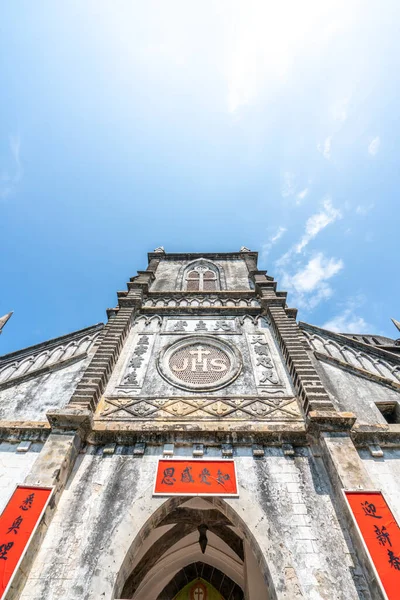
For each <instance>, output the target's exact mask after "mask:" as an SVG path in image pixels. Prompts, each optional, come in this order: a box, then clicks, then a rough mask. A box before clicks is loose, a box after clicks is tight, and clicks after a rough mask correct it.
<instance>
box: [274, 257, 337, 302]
mask: <svg viewBox="0 0 400 600" xmlns="http://www.w3.org/2000/svg"><path fill="white" fill-rule="evenodd" d="M343 267H344V264H343V261H342V260H341V259H336V258H326V257H325V256H324V254H323V253H322V252H319V253H318V254H316V255H315V256H314V257H313V258H311V259H310V260H309V261H308V263H307V264H306V265H304V266H302V267H300V268H298V270H297V271H296V272H295V273H294V274H292V273H289V272H288V271H281V277H282V278H281V284H282V288H283V289H286V290H287V291H288V292H291V293H292V297H291V302H292V303H293V304H295V305H296V306H297V307H299V308H304V309H312V308H315V306H317V304H319V303H320V302H321V301H322V300H327V299H328V298H330V297H331V295H332V294H333V290H332V288H331V287H330V285H329V284H328V283H327V282H328V280H329V279H331V278H332V277H334V276H335V275H337V273H339V272H340V271H341V270H342V269H343Z"/></svg>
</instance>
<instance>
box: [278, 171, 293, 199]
mask: <svg viewBox="0 0 400 600" xmlns="http://www.w3.org/2000/svg"><path fill="white" fill-rule="evenodd" d="M294 180H295V175H294V173H290V171H285V173H284V174H283V183H282V188H281V194H282V197H283V198H287V197H288V196H293V194H294V193H295V191H296V186H295V183H294Z"/></svg>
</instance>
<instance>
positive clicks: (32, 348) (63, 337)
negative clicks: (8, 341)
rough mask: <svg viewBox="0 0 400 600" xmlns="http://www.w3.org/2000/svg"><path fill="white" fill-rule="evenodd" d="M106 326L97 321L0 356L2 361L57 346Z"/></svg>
mask: <svg viewBox="0 0 400 600" xmlns="http://www.w3.org/2000/svg"><path fill="white" fill-rule="evenodd" d="M103 327H104V323H96V325H91V326H90V327H84V328H83V329H78V330H77V331H73V332H72V333H66V334H64V335H61V336H59V337H56V338H51V339H50V340H46V341H45V342H40V343H39V344H34V345H33V346H27V347H26V348H21V350H15V351H14V352H10V353H9V354H3V355H2V356H0V361H1V362H3V361H4V362H5V361H7V360H10V359H13V358H15V357H16V356H20V355H23V354H32V353H34V352H35V351H36V350H40V349H41V348H46V347H51V346H56V345H57V344H59V343H60V342H64V341H67V340H72V339H74V338H78V337H82V336H84V335H86V334H87V333H94V332H95V331H101V330H102V329H103Z"/></svg>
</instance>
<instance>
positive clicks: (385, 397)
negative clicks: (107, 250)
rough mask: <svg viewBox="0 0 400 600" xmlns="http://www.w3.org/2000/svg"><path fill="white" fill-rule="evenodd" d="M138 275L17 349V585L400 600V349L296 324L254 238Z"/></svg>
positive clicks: (8, 467)
mask: <svg viewBox="0 0 400 600" xmlns="http://www.w3.org/2000/svg"><path fill="white" fill-rule="evenodd" d="M127 288H128V289H127V291H122V292H118V306H117V307H116V308H113V309H109V310H108V311H107V314H108V322H107V323H106V325H104V326H103V324H98V325H94V326H93V327H88V328H87V329H84V330H81V331H77V332H75V333H72V334H69V335H65V336H63V337H60V338H57V339H54V340H49V341H47V342H45V343H42V344H39V345H37V346H33V347H30V348H26V349H24V350H21V351H18V352H14V353H12V354H8V355H5V356H3V357H1V358H0V512H1V511H2V510H3V509H4V510H3V514H2V516H1V517H0V598H1V599H7V600H13V599H17V598H20V599H21V600H50V599H54V600H56V599H63V600H117V599H118V600H120V599H123V600H128V599H130V600H173V599H175V600H242V599H246V600H284V599H285V600H300V599H303V600H361V599H363V600H373V599H376V598H379V599H384V598H389V600H393V599H394V598H399V597H400V595H397V596H396V595H393V594H397V593H398V590H399V589H400V535H399V534H398V526H397V522H399V518H400V500H399V498H400V448H399V446H400V425H399V424H398V423H399V422H400V412H399V399H400V394H399V391H400V354H399V351H400V346H399V345H397V343H396V342H395V341H394V340H391V339H388V338H383V337H380V336H365V335H354V334H346V333H343V334H336V333H331V332H329V331H326V330H324V329H321V328H318V327H315V326H312V325H309V324H305V323H298V322H297V321H296V316H297V311H296V310H295V309H293V308H289V307H288V304H287V299H286V293H285V292H283V291H279V290H278V288H277V283H276V282H275V281H274V279H273V277H270V276H269V275H267V274H266V271H260V270H258V268H257V253H256V252H252V251H250V250H248V249H247V248H245V247H243V248H242V249H241V250H240V252H232V253H210V254H167V253H166V252H165V251H164V249H163V248H157V249H156V250H155V251H154V252H152V253H150V254H149V256H148V266H147V269H146V270H143V271H139V272H138V274H137V275H136V276H135V277H132V278H131V280H130V281H129V282H128V286H127ZM14 318H15V317H14ZM4 335H7V330H6V329H5V330H4V331H3V337H4ZM0 341H1V340H0ZM16 486H17V487H16ZM35 511H36V512H35ZM396 521H397V522H396ZM368 528H369V529H368ZM24 536H25V537H24ZM396 536H397V537H396ZM396 582H397V587H396ZM393 590H394V591H393Z"/></svg>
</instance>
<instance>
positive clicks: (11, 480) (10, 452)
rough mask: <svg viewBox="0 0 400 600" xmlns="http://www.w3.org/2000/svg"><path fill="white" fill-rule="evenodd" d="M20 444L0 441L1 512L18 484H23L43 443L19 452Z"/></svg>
mask: <svg viewBox="0 0 400 600" xmlns="http://www.w3.org/2000/svg"><path fill="white" fill-rule="evenodd" d="M17 446H18V444H8V443H7V442H2V443H0V514H1V513H2V511H3V509H4V507H5V505H6V504H7V501H8V499H9V498H10V496H11V494H12V493H13V491H14V488H15V486H16V485H18V484H22V483H23V482H24V479H25V477H26V475H27V473H28V472H29V471H30V469H31V467H32V465H33V463H34V462H35V460H36V458H37V457H38V452H39V451H40V449H41V447H42V444H32V446H31V447H30V449H29V451H28V452H23V453H20V452H17Z"/></svg>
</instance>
